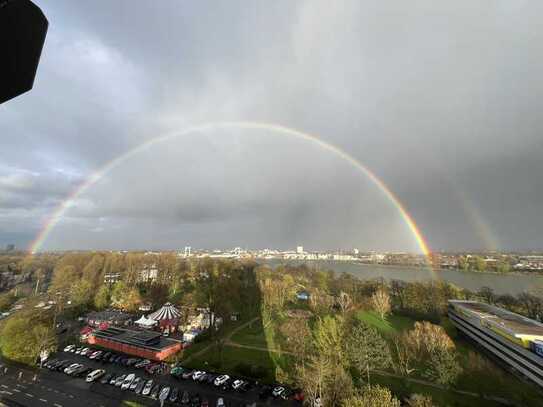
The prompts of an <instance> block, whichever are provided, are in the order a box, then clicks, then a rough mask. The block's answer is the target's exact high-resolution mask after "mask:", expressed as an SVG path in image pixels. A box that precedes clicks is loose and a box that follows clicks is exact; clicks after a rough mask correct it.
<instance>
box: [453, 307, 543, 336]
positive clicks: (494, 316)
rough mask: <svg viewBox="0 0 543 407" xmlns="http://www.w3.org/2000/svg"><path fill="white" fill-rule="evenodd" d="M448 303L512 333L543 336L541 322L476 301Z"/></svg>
mask: <svg viewBox="0 0 543 407" xmlns="http://www.w3.org/2000/svg"><path fill="white" fill-rule="evenodd" d="M449 302H450V303H452V304H454V305H457V306H460V307H462V308H465V309H466V310H468V311H471V312H472V313H474V314H477V316H478V317H479V318H481V319H485V320H487V321H489V322H493V323H494V324H496V325H498V326H501V327H503V328H504V329H507V330H509V331H510V332H512V333H513V334H514V335H536V336H542V337H543V324H541V323H539V322H537V321H534V320H533V319H529V318H526V317H523V316H522V315H518V314H515V313H513V312H510V311H507V310H504V309H503V308H498V307H495V306H493V305H489V304H485V303H482V302H477V301H461V300H450V301H449Z"/></svg>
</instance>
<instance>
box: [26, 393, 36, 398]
mask: <svg viewBox="0 0 543 407" xmlns="http://www.w3.org/2000/svg"><path fill="white" fill-rule="evenodd" d="M25 395H26V396H28V397H34V395H33V394H30V393H25Z"/></svg>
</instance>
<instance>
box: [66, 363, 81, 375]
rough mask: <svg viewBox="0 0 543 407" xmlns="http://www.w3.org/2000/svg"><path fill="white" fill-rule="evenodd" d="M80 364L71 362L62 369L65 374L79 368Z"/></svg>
mask: <svg viewBox="0 0 543 407" xmlns="http://www.w3.org/2000/svg"><path fill="white" fill-rule="evenodd" d="M81 366H83V365H81V364H79V363H72V364H71V365H70V366H68V367H67V368H65V369H64V373H66V374H70V373H72V372H73V371H74V370H75V369H79V368H80V367H81Z"/></svg>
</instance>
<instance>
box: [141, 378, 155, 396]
mask: <svg viewBox="0 0 543 407" xmlns="http://www.w3.org/2000/svg"><path fill="white" fill-rule="evenodd" d="M152 388H153V380H152V379H151V380H147V383H145V387H144V388H143V390H142V392H141V394H143V395H144V396H148V395H149V393H151V389H152Z"/></svg>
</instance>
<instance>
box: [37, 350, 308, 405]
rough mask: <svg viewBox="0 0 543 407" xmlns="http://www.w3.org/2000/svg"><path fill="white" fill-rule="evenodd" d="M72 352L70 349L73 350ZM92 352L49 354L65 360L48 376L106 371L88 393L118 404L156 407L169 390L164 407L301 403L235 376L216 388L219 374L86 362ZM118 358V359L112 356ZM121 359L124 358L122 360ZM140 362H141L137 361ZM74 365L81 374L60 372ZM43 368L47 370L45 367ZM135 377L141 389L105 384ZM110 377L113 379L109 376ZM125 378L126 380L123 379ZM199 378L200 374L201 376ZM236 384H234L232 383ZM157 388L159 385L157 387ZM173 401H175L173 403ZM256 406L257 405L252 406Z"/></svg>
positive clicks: (107, 360)
mask: <svg viewBox="0 0 543 407" xmlns="http://www.w3.org/2000/svg"><path fill="white" fill-rule="evenodd" d="M72 350H73V349H72ZM90 354H91V353H88V354H87V355H85V356H82V355H80V354H76V353H75V352H73V351H72V352H62V351H61V352H58V353H57V354H55V355H52V356H51V358H50V359H49V361H51V360H59V361H64V364H63V365H62V367H61V368H57V369H52V371H51V373H52V374H53V375H60V376H63V377H65V378H67V379H68V380H74V381H80V382H85V379H86V377H87V374H88V373H89V371H94V370H96V369H103V370H105V374H103V375H101V376H100V377H98V378H96V379H95V380H94V381H93V382H91V383H86V384H88V389H89V391H91V392H93V393H95V394H101V395H103V396H105V397H107V398H109V399H116V400H118V401H119V402H120V401H121V400H123V399H128V400H134V401H138V402H140V403H142V404H145V405H158V404H159V401H158V399H159V395H160V390H161V389H163V388H165V387H169V388H170V392H169V394H168V397H167V398H166V400H165V403H164V404H165V405H186V406H194V407H197V406H217V405H221V404H217V403H218V402H219V399H222V400H223V402H224V405H226V406H246V405H258V406H299V405H301V403H300V402H299V401H296V400H293V399H292V398H293V396H294V394H293V393H287V392H288V390H285V394H284V395H285V398H287V400H284V399H282V398H281V397H280V396H277V397H274V396H273V394H272V393H273V390H274V389H275V388H277V387H278V386H271V387H269V386H265V385H263V384H260V383H258V382H257V381H253V380H250V379H246V378H237V377H231V378H230V380H228V381H226V382H225V383H221V384H220V385H215V379H217V377H220V375H221V374H220V372H216V373H211V372H207V373H208V375H207V376H205V378H206V380H203V381H198V380H194V379H193V376H195V377H198V376H199V375H198V374H196V375H192V374H191V371H189V370H188V369H184V368H178V369H176V370H174V371H173V372H176V373H180V372H182V373H184V374H178V375H177V376H173V375H171V374H169V366H166V365H164V366H163V371H162V372H160V366H159V365H154V366H155V367H154V368H152V369H149V367H151V366H153V364H151V363H150V364H148V365H147V366H145V367H146V368H147V369H146V368H145V367H142V366H140V367H135V365H137V364H136V363H134V360H132V363H130V362H129V363H128V364H130V365H131V366H126V364H127V362H128V361H127V359H129V358H130V356H126V355H120V354H115V355H110V356H109V357H107V358H105V360H92V359H89V357H88V355H90ZM105 354H106V351H103V353H102V354H101V355H100V356H102V358H100V359H104V358H103V356H104V355H105ZM114 356H117V357H114ZM123 356H125V357H124V358H123ZM140 361H141V359H140ZM73 363H78V364H81V365H83V366H84V368H85V370H84V371H83V372H80V373H79V374H78V376H76V377H73V376H70V375H67V374H66V373H64V372H63V370H64V369H65V368H66V367H68V366H70V365H71V364H73ZM43 369H47V367H45V366H44V368H43ZM79 370H80V371H81V370H83V368H81V369H79ZM130 374H134V375H135V376H136V377H138V378H139V380H140V381H141V382H142V384H141V385H140V386H132V389H130V387H129V386H125V387H127V388H126V389H124V390H123V389H122V388H121V383H122V380H117V386H116V385H114V384H109V381H111V380H108V383H107V384H106V383H104V382H105V378H106V376H107V377H108V378H110V379H113V381H115V379H120V378H121V377H122V376H123V375H126V376H128V375H130ZM109 376H112V377H109ZM126 376H125V378H126ZM200 376H201V375H200ZM237 379H239V380H240V381H239V382H237V383H236V382H235V381H236V380H237ZM149 380H153V384H152V386H148V387H149V388H148V391H147V392H146V391H145V390H144V387H145V386H144V385H143V384H144V383H145V384H146V383H147V382H148V381H149ZM219 382H220V380H217V383H219ZM234 383H236V384H234ZM240 383H247V384H244V385H243V386H241V385H240ZM157 385H158V386H157ZM233 385H234V387H236V385H240V387H238V388H237V389H234V388H233ZM174 389H177V390H176V393H177V397H171V396H172V393H173V391H174ZM137 391H139V393H140V394H137V393H136V392H137ZM141 393H144V394H145V395H142V394H141ZM172 399H174V400H172ZM254 403H256V404H254Z"/></svg>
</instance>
